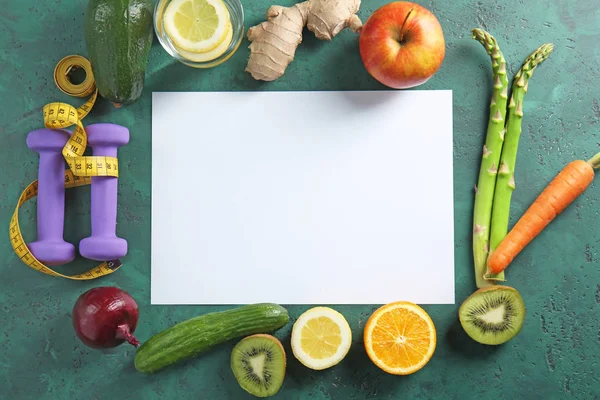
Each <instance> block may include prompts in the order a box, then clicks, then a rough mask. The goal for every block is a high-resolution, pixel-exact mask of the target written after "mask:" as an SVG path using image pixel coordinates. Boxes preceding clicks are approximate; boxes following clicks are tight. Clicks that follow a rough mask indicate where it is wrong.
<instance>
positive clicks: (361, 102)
mask: <svg viewBox="0 0 600 400" xmlns="http://www.w3.org/2000/svg"><path fill="white" fill-rule="evenodd" d="M452 153H453V151H452V92H451V91H361V92H217V93H153V97H152V278H151V282H152V283H151V302H152V304H215V305H221V304H222V305H237V304H249V303H259V302H274V303H279V304H310V305H313V304H384V303H388V302H392V301H398V300H407V301H412V302H415V303H419V304H453V303H454V218H453V183H452V175H453V174H452Z"/></svg>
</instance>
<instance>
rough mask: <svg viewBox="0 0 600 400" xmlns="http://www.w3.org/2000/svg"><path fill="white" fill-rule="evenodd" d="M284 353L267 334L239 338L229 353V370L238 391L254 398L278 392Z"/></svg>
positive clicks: (282, 370)
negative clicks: (239, 389) (237, 384)
mask: <svg viewBox="0 0 600 400" xmlns="http://www.w3.org/2000/svg"><path fill="white" fill-rule="evenodd" d="M285 364H286V359H285V350H284V349H283V346H282V345H281V342H280V341H279V340H277V338H275V337H273V336H271V335H264V334H259V335H252V336H248V337H247V338H244V339H242V340H241V341H240V342H239V343H238V344H237V345H236V346H235V347H234V348H233V351H232V352H231V370H232V371H233V374H234V375H235V379H236V380H237V381H238V383H239V384H240V386H241V387H242V389H244V390H245V391H247V392H248V393H250V394H251V395H254V396H256V397H268V396H272V395H274V394H275V393H277V392H278V391H279V389H280V388H281V385H282V384H283V378H284V376H285Z"/></svg>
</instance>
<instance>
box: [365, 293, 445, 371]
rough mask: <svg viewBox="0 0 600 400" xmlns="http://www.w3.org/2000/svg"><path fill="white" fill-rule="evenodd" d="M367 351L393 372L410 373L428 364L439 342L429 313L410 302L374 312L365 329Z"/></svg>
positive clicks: (397, 303)
mask: <svg viewBox="0 0 600 400" xmlns="http://www.w3.org/2000/svg"><path fill="white" fill-rule="evenodd" d="M364 342H365V350H366V351H367V354H368V355H369V358H370V359H371V361H373V363H374V364H375V365H377V366H378V367H379V368H381V369H382V370H384V371H385V372H387V373H390V374H393V375H409V374H412V373H414V372H417V371H418V370H420V369H421V368H423V367H424V366H425V364H427V362H428V361H429V359H431V356H432V355H433V352H434V351H435V345H436V334H435V326H434V325H433V321H432V320H431V318H430V317H429V315H428V314H427V313H426V312H425V310H423V309H422V308H421V307H419V306H418V305H416V304H413V303H409V302H406V301H399V302H396V303H390V304H387V305H385V306H383V307H381V308H379V309H378V310H377V311H375V312H374V313H373V315H371V317H370V318H369V320H368V321H367V324H366V325H365V332H364Z"/></svg>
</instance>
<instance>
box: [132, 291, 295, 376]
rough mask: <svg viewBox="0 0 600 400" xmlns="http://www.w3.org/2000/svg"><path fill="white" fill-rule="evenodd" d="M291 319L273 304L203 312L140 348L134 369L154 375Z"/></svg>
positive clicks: (163, 332) (267, 330)
mask: <svg viewBox="0 0 600 400" xmlns="http://www.w3.org/2000/svg"><path fill="white" fill-rule="evenodd" d="M288 320H289V316H288V312H287V310H286V309H285V308H283V307H281V306H280V305H277V304H271V303H264V304H252V305H248V306H243V307H239V308H234V309H232V310H227V311H221V312H215V313H210V314H204V315H200V316H198V317H195V318H192V319H188V320H187V321H183V322H180V323H178V324H177V325H174V326H172V327H170V328H168V329H166V330H164V331H162V332H160V333H158V334H156V335H154V336H153V337H151V338H150V339H149V340H148V341H147V342H145V343H144V344H142V345H141V346H140V347H138V349H137V352H136V355H135V368H136V369H137V370H138V371H139V372H143V373H145V374H151V373H154V372H156V371H158V370H160V369H162V368H164V367H167V366H169V365H171V364H175V363H177V362H179V361H183V360H187V359H189V358H191V357H194V356H196V355H198V354H200V353H202V352H204V351H207V350H209V349H211V348H212V347H214V346H215V345H218V344H220V343H223V342H226V341H228V340H231V339H235V338H238V337H242V336H247V335H252V334H255V333H267V332H272V331H274V330H276V329H279V328H281V327H282V326H284V325H285V324H287V323H288Z"/></svg>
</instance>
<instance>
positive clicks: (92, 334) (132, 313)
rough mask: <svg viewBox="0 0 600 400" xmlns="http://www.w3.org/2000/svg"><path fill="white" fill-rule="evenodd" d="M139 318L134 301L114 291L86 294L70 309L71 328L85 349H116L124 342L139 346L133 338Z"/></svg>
mask: <svg viewBox="0 0 600 400" xmlns="http://www.w3.org/2000/svg"><path fill="white" fill-rule="evenodd" d="M138 316H139V311H138V306H137V304H136V302H135V300H133V298H132V297H131V296H130V295H129V294H128V293H127V292H124V291H123V290H121V289H119V288H116V287H108V286H106V287H98V288H94V289H91V290H88V291H87V292H85V293H84V294H82V295H81V296H79V298H78V299H77V302H76V303H75V306H74V307H73V327H74V328H75V332H76V333H77V336H78V337H79V339H81V341H82V342H83V343H85V344H86V345H87V346H90V347H94V348H108V347H116V346H118V345H120V344H121V343H123V342H125V341H127V342H128V343H130V344H132V345H134V346H136V347H137V346H139V345H140V342H139V341H138V340H137V339H136V338H135V336H133V331H135V327H136V325H137V321H138Z"/></svg>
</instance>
